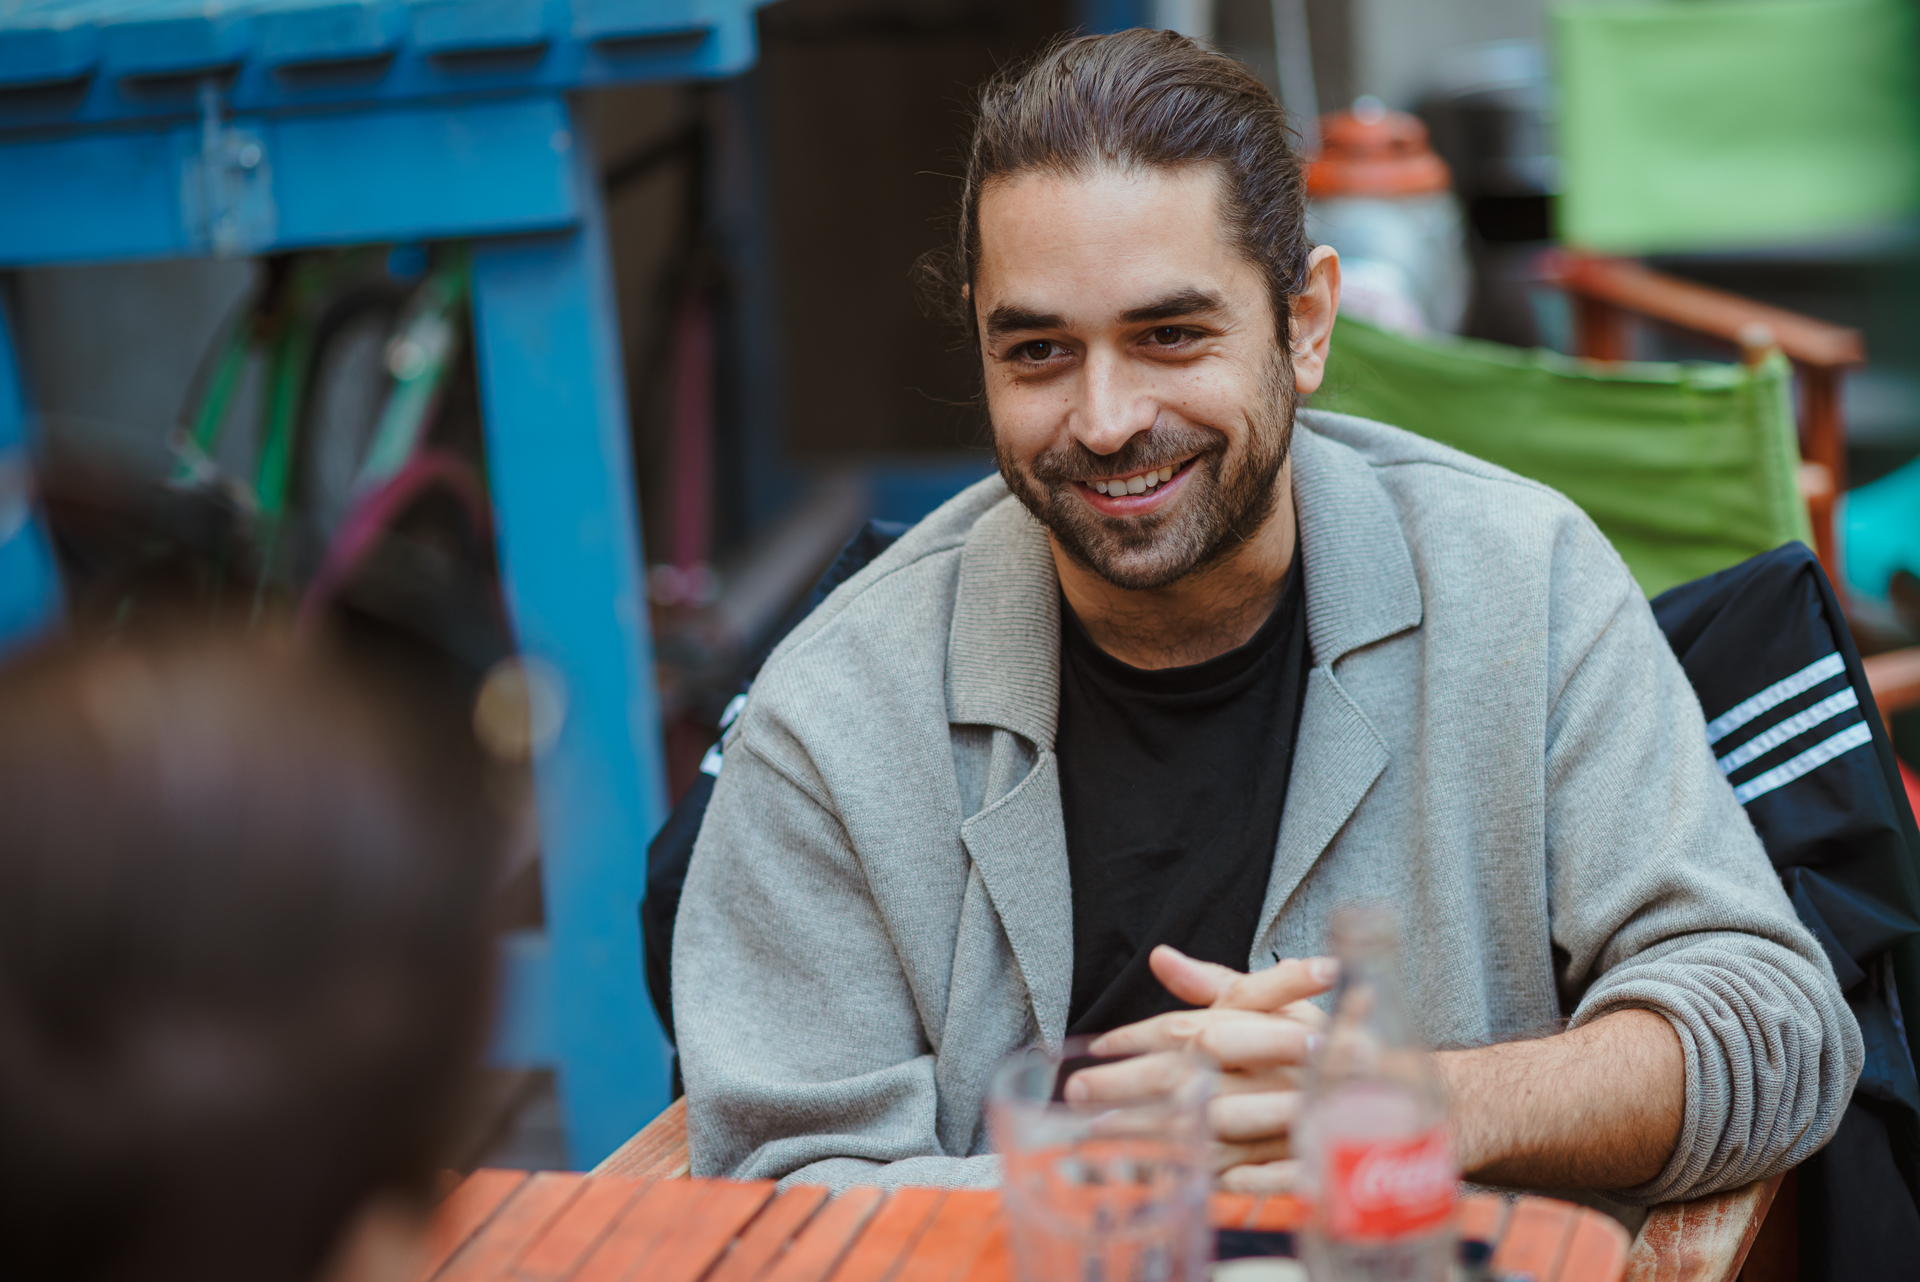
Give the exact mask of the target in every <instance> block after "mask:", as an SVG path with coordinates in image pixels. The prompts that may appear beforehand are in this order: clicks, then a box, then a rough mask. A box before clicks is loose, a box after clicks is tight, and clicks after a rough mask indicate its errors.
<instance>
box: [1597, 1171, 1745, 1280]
mask: <svg viewBox="0 0 1920 1282" xmlns="http://www.w3.org/2000/svg"><path fill="white" fill-rule="evenodd" d="M1780 1182H1781V1177H1780V1176H1778V1175H1775V1176H1773V1177H1771V1178H1769V1179H1764V1180H1758V1181H1755V1182H1754V1183H1752V1184H1745V1185H1742V1186H1741V1187H1739V1188H1737V1189H1728V1190H1727V1191H1726V1192H1724V1193H1710V1194H1708V1195H1707V1196H1705V1197H1697V1198H1694V1199H1693V1200H1692V1201H1691V1202H1666V1203H1662V1204H1661V1205H1659V1206H1656V1207H1654V1208H1653V1210H1652V1211H1651V1212H1650V1213H1649V1214H1648V1215H1647V1222H1646V1223H1645V1224H1643V1225H1641V1226H1640V1235H1639V1237H1637V1238H1636V1239H1634V1243H1633V1249H1632V1251H1631V1252H1630V1253H1629V1254H1628V1256H1627V1282H1732V1279H1733V1278H1735V1277H1737V1276H1739V1273H1740V1266H1741V1264H1743V1263H1744V1262H1745V1261H1746V1258H1747V1249H1748V1248H1749V1247H1751V1246H1752V1245H1753V1239H1754V1237H1755V1236H1756V1235H1757V1234H1758V1233H1759V1232H1760V1225H1761V1223H1762V1222H1763V1221H1765V1219H1766V1218H1767V1208H1768V1207H1770V1206H1772V1205H1773V1197H1774V1194H1775V1192H1776V1191H1778V1189H1779V1187H1780Z"/></svg>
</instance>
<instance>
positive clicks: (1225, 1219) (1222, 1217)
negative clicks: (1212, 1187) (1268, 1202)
mask: <svg viewBox="0 0 1920 1282" xmlns="http://www.w3.org/2000/svg"><path fill="white" fill-rule="evenodd" d="M1259 1205H1260V1198H1259V1196H1258V1195H1257V1194H1253V1193H1215V1194H1214V1195H1213V1199H1212V1201H1210V1202H1209V1203H1208V1204H1207V1218H1208V1219H1210V1220H1211V1221H1212V1222H1213V1227H1214V1228H1216V1229H1244V1228H1247V1227H1248V1226H1250V1225H1251V1224H1252V1223H1253V1212H1254V1209H1255V1208H1256V1207H1258V1206H1259Z"/></svg>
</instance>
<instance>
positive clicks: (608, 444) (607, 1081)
mask: <svg viewBox="0 0 1920 1282" xmlns="http://www.w3.org/2000/svg"><path fill="white" fill-rule="evenodd" d="M573 155H574V163H575V170H574V174H575V183H576V191H577V193H578V195H577V199H578V201H579V203H580V206H581V211H582V219H581V223H580V225H579V227H578V228H577V229H574V230H569V231H564V232H558V233H553V234H548V235H537V236H519V237H514V238H511V239H500V240H492V241H485V242H482V243H480V244H479V245H477V246H476V247H475V251H474V259H473V296H474V328H475V339H476V349H477V356H478V365H479V374H480V394H481V404H482V409H483V414H482V418H483V420H484V422H485V425H486V434H487V473H488V478H489V484H490V486H491V488H492V491H493V501H494V505H495V516H496V520H497V523H498V529H499V551H500V568H501V576H502V580H503V583H504V587H505V589H506V594H507V600H508V605H509V608H510V610H511V613H512V616H513V623H514V628H515V631H516V633H517V634H518V641H519V645H520V648H521V651H522V652H523V653H524V654H525V655H527V656H529V657H530V658H531V659H533V660H535V661H538V662H542V663H545V664H548V665H551V668H552V670H553V671H554V672H555V673H557V674H558V677H559V679H560V683H561V687H562V693H563V697H564V699H565V717H564V720H563V722H562V725H561V730H560V734H559V738H558V740H557V741H556V742H555V743H554V744H553V745H552V746H551V747H550V748H549V749H547V750H546V751H545V752H544V753H542V754H541V755H540V756H539V757H538V758H537V760H536V762H535V782H536V785H537V787H538V790H539V799H540V834H541V877H542V887H543V890H544V892H545V906H546V924H547V949H548V952H547V963H546V964H547V971H548V979H547V981H546V982H547V983H548V984H549V985H550V987H549V991H548V993H547V1004H548V1007H549V1010H550V1012H551V1015H550V1025H549V1027H550V1029H551V1036H552V1039H553V1046H552V1050H553V1054H554V1059H555V1061H556V1062H557V1065H558V1068H559V1072H560V1083H561V1106H562V1109H563V1112H564V1115H565V1119H566V1122H567V1134H568V1141H569V1145H570V1147H571V1150H572V1153H571V1156H572V1159H573V1161H574V1163H575V1164H576V1165H580V1166H591V1165H593V1164H594V1163H595V1162H597V1161H599V1159H600V1158H601V1157H604V1156H605V1155H606V1154H607V1153H610V1152H611V1151H613V1149H614V1148H616V1147H618V1146H619V1145H620V1144H621V1143H622V1142H623V1141H625V1140H626V1139H627V1138H628V1137H629V1136H631V1135H632V1134H633V1133H634V1132H635V1131H636V1130H638V1129H639V1128H640V1127H641V1126H642V1125H643V1124H645V1123H646V1122H647V1121H648V1120H649V1119H650V1118H651V1117H652V1116H653V1115H654V1114H655V1113H657V1112H658V1111H659V1110H660V1109H662V1108H664V1107H665V1106H666V1104H667V1101H668V1088H669V1078H668V1048H667V1043H666V1039H665V1037H664V1036H663V1035H662V1034H661V1032H660V1027H659V1024H658V1022H657V1020H656V1019H655V1017H654V1014H653V1007H652V1004H651V1003H650V1002H649V1001H648V999H647V994H646V986H645V983H644V981H643V979H642V971H641V966H640V938H639V933H638V931H637V930H636V929H635V927H634V916H633V906H634V904H636V903H637V902H639V900H640V897H641V895H642V893H643V892H644V890H645V884H646V846H647V842H648V840H649V839H650V838H651V837H652V835H653V833H654V830H655V829H656V828H657V827H658V826H659V824H660V822H661V820H662V819H663V818H664V817H665V814H666V791H665V783H664V780H665V774H664V770H663V764H662V763H663V756H662V749H661V741H660V713H659V700H658V694H657V691H656V689H655V685H654V670H653V651H652V644H651V641H650V638H649V636H648V632H647V615H646V596H645V592H644V576H643V574H642V565H643V559H642V555H641V547H640V535H639V529H640V526H639V513H638V509H637V503H636V501H635V498H634V494H633V463H632V457H631V452H630V447H629V437H628V428H627V413H626V405H627V401H626V392H625V388H624V378H623V375H622V371H621V362H620V344H619V328H618V324H617V321H616V318H615V314H614V303H613V296H612V285H611V281H612V272H611V267H610V263H609V259H608V253H607V245H606V231H605V227H604V222H603V217H602V211H601V205H600V198H599V185H598V179H597V175H595V173H594V172H593V170H592V167H591V165H590V164H589V163H588V162H587V160H586V157H587V156H588V155H590V149H589V148H587V147H586V146H584V144H582V145H578V146H576V147H575V149H574V153H573Z"/></svg>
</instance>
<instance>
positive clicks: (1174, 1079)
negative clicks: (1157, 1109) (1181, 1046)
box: [1061, 1051, 1193, 1104]
mask: <svg viewBox="0 0 1920 1282" xmlns="http://www.w3.org/2000/svg"><path fill="white" fill-rule="evenodd" d="M1192 1073H1193V1063H1192V1061H1190V1060H1188V1059H1187V1058H1186V1057H1185V1056H1182V1055H1179V1054H1177V1053H1174V1052H1170V1051H1162V1052H1159V1053H1156V1054H1151V1055H1136V1056H1134V1057H1133V1058H1132V1059H1129V1060H1122V1061H1121V1062H1120V1063H1118V1064H1100V1065H1097V1066H1095V1067H1093V1068H1083V1069H1081V1070H1080V1071H1079V1072H1077V1073H1075V1074H1074V1075H1073V1076H1072V1077H1069V1078H1068V1079H1067V1084H1066V1086H1065V1088H1064V1089H1063V1090H1062V1091H1061V1094H1062V1095H1063V1096H1064V1097H1065V1098H1066V1101H1067V1103H1069V1104H1092V1103H1104V1102H1109V1101H1124V1100H1134V1099H1142V1098H1144V1097H1146V1096H1148V1095H1163V1094H1165V1093H1166V1092H1168V1091H1171V1090H1173V1089H1174V1088H1176V1087H1178V1086H1180V1085H1181V1084H1182V1083H1183V1082H1185V1081H1187V1080H1188V1078H1189V1077H1190V1076H1191V1075H1192Z"/></svg>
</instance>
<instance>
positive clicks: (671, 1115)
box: [590, 1095, 687, 1180]
mask: <svg viewBox="0 0 1920 1282" xmlns="http://www.w3.org/2000/svg"><path fill="white" fill-rule="evenodd" d="M686 1173H687V1097H686V1096H684V1095H682V1096H681V1097H680V1098H679V1099H677V1100H675V1101H674V1102H673V1103H671V1104H669V1105H667V1106H666V1108H664V1109H662V1110H661V1112H660V1116H658V1117H656V1118H654V1119H653V1120H652V1121H651V1122H648V1123H647V1124H646V1125H645V1126H643V1127H641V1128H640V1129H639V1130H638V1131H636V1132H635V1133H634V1135H633V1138H631V1139H629V1140H628V1141H627V1142H626V1143H625V1144H622V1145H621V1146H620V1147H619V1148H617V1149H615V1150H613V1152H611V1153H609V1154H607V1156H606V1158H605V1159H604V1160H602V1161H601V1163H600V1165H598V1166H596V1167H594V1168H593V1170H592V1171H591V1172H590V1174H593V1175H624V1176H627V1177H628V1178H630V1179H651V1180H677V1179H681V1178H683V1177H684V1176H685V1175H686Z"/></svg>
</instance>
